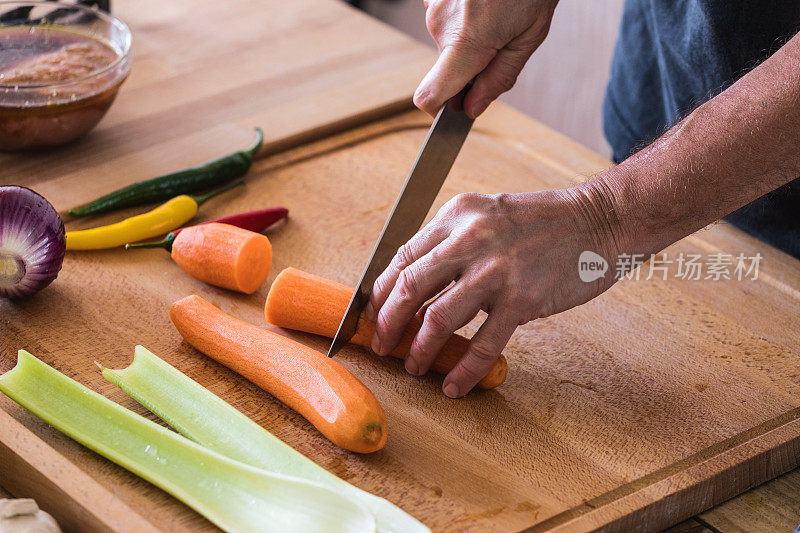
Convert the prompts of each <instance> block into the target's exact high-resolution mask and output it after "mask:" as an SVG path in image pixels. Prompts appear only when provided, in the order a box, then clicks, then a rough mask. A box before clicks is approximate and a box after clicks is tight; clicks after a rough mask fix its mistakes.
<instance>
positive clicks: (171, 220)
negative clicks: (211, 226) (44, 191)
mask: <svg viewBox="0 0 800 533" xmlns="http://www.w3.org/2000/svg"><path fill="white" fill-rule="evenodd" d="M242 183H243V182H238V183H234V184H233V185H229V186H227V187H223V188H222V189H219V190H217V191H214V192H211V193H209V194H207V195H205V196H199V197H195V196H189V195H186V194H182V195H180V196H176V197H175V198H173V199H172V200H169V201H167V202H165V203H163V204H161V205H160V206H158V207H156V208H155V209H153V210H152V211H148V212H147V213H142V214H141V215H136V216H134V217H130V218H126V219H125V220H122V221H120V222H117V223H115V224H109V225H107V226H100V227H97V228H92V229H85V230H79V231H68V232H67V250H102V249H105V248H115V247H117V246H123V245H125V244H127V243H129V242H136V241H141V240H144V239H151V238H153V237H157V236H159V235H163V234H165V233H167V232H170V231H172V230H174V229H175V228H178V227H180V226H182V225H183V224H185V223H186V222H188V221H189V220H191V219H192V218H194V216H195V215H196V214H197V209H198V208H199V207H200V205H202V204H203V202H205V201H206V200H208V199H209V198H212V197H214V196H216V195H217V194H219V193H221V192H225V191H227V190H228V189H231V188H232V187H236V186H237V185H241V184H242Z"/></svg>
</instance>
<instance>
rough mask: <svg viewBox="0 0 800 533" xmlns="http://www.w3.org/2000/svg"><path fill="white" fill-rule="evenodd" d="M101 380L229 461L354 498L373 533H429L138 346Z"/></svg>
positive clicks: (397, 508) (403, 513)
mask: <svg viewBox="0 0 800 533" xmlns="http://www.w3.org/2000/svg"><path fill="white" fill-rule="evenodd" d="M103 376H105V378H106V379H108V380H109V381H111V382H112V383H114V384H115V385H117V386H118V387H119V388H121V389H122V390H123V391H125V392H126V393H128V394H129V395H130V396H132V397H133V398H135V399H136V400H137V401H138V402H139V403H141V404H142V405H144V406H145V407H146V408H147V409H149V410H150V411H152V412H153V413H155V414H156V415H158V416H159V417H160V418H161V419H163V420H164V421H166V422H167V423H168V424H169V425H170V426H172V427H173V428H175V429H176V430H178V431H179V432H181V433H182V434H183V435H184V436H186V437H188V438H190V439H192V440H193V441H195V442H197V443H198V444H201V445H203V446H205V447H207V448H209V449H211V450H214V451H215V452H218V453H220V454H222V455H225V456H228V457H230V458H231V459H235V460H237V461H241V462H243V463H247V464H249V465H253V466H255V467H258V468H262V469H264V470H267V471H270V472H276V473H279V474H285V475H291V476H295V477H298V478H302V479H307V480H311V481H315V482H318V483H321V484H323V485H325V486H328V487H330V488H332V489H334V490H336V491H338V492H339V493H340V494H342V495H346V496H348V497H351V498H354V499H357V500H358V501H359V502H360V503H362V504H363V505H364V506H365V507H366V508H367V509H369V511H370V512H371V513H372V514H373V515H374V516H375V518H376V520H377V525H378V531H380V532H385V533H389V532H392V533H415V532H429V531H430V530H429V529H428V528H427V527H426V526H425V525H424V524H422V523H421V522H419V521H418V520H416V519H415V518H413V517H412V516H411V515H409V514H407V513H406V512H405V511H403V510H402V509H400V508H399V507H396V506H395V505H393V504H391V503H390V502H388V501H387V500H384V499H383V498H379V497H378V496H375V495H373V494H370V493H369V492H366V491H363V490H361V489H359V488H357V487H354V486H353V485H351V484H349V483H347V482H346V481H344V480H342V479H340V478H338V477H336V476H335V475H333V474H331V473H330V472H328V471H327V470H325V469H324V468H322V467H321V466H319V465H317V464H316V463H314V462H313V461H311V460H310V459H308V458H307V457H305V456H304V455H303V454H301V453H299V452H297V451H295V450H294V449H293V448H292V447H291V446H289V445H287V444H285V443H284V442H283V441H281V440H280V439H278V438H277V437H275V436H274V435H272V434H271V433H269V432H268V431H266V430H265V429H264V428H262V427H261V426H259V425H258V424H256V423H255V422H253V421H252V420H250V419H249V418H247V417H246V416H245V415H243V414H242V413H240V412H239V411H237V410H236V409H234V408H233V407H232V406H231V405H230V404H228V403H226V402H225V401H224V400H222V399H221V398H219V397H218V396H215V395H214V394H213V393H212V392H211V391H209V390H208V389H206V388H205V387H203V386H202V385H200V384H198V383H197V382H195V381H193V380H192V379H191V378H189V377H188V376H186V375H185V374H183V373H182V372H180V371H179V370H177V369H176V368H174V367H172V366H170V365H169V364H167V363H166V362H164V361H162V360H161V359H160V358H158V357H157V356H155V355H154V354H152V353H151V352H150V351H148V350H147V349H145V348H143V347H142V346H137V347H136V350H135V354H134V359H133V363H131V365H130V366H129V367H128V368H125V369H122V370H111V369H108V368H106V369H103Z"/></svg>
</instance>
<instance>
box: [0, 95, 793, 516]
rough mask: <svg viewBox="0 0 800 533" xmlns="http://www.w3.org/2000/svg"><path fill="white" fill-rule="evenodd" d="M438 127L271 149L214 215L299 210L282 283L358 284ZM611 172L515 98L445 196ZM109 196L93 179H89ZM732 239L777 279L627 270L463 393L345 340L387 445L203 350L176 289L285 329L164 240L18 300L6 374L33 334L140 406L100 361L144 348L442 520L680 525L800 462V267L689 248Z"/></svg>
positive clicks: (389, 129) (286, 233)
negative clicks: (342, 431)
mask: <svg viewBox="0 0 800 533" xmlns="http://www.w3.org/2000/svg"><path fill="white" fill-rule="evenodd" d="M427 124H428V119H427V118H426V117H424V116H423V115H422V114H420V113H408V114H403V115H399V116H396V117H393V118H388V119H385V120H383V121H379V122H376V123H373V124H370V125H366V126H364V127H361V128H356V129H354V130H351V131H348V132H345V133H342V134H340V135H337V136H332V137H329V138H327V139H324V140H320V141H318V142H316V143H312V144H309V145H307V146H303V147H299V148H297V149H294V150H290V151H287V152H284V153H281V154H278V155H275V156H273V157H270V158H264V159H261V160H259V161H258V162H256V164H255V165H254V168H253V170H252V171H251V175H250V177H249V178H248V184H247V186H246V187H245V188H244V189H242V190H239V191H237V192H235V193H231V194H230V195H229V196H228V197H227V198H226V200H225V201H224V202H209V203H208V204H207V206H204V211H203V213H202V217H203V218H214V217H217V216H220V215H223V214H228V213H232V212H237V211H246V210H250V209H255V208H259V207H266V206H269V205H284V206H287V207H288V208H289V209H290V218H289V219H288V221H287V222H286V223H285V224H283V225H281V226H279V227H276V228H275V229H274V230H272V231H270V232H269V233H268V235H269V237H270V239H271V241H272V243H273V249H274V254H275V255H274V265H273V271H272V273H271V275H270V280H269V281H271V279H274V276H275V275H276V274H277V272H279V271H280V269H282V268H284V267H286V266H295V267H298V268H301V269H304V270H307V271H311V272H315V273H317V274H320V275H322V276H326V277H330V278H332V279H336V280H338V281H341V282H343V283H350V284H354V283H355V281H356V279H357V277H358V275H359V273H360V270H361V267H362V264H363V262H364V261H365V260H366V258H367V256H368V254H369V251H370V249H371V246H372V243H373V242H374V239H375V237H376V236H377V234H378V232H379V231H380V228H381V225H382V223H383V221H384V218H385V216H386V214H387V213H388V211H389V209H390V206H391V203H392V200H393V199H394V196H395V194H396V192H397V190H398V189H399V187H400V186H401V183H402V179H403V177H404V176H405V174H406V172H407V171H408V168H409V165H410V163H411V161H413V158H414V155H415V153H416V151H417V149H418V147H419V145H420V143H421V142H422V139H423V138H424V135H425V132H426V131H425V130H426V126H427ZM607 164H608V163H607V162H606V161H605V160H604V159H603V158H600V157H599V156H596V155H594V154H593V153H592V152H590V151H588V150H586V149H583V148H581V147H579V146H577V145H575V144H574V143H571V142H570V141H568V140H567V139H566V138H564V137H561V136H559V135H557V134H555V133H554V132H552V131H551V130H549V129H547V128H545V127H544V126H541V125H539V124H536V123H534V122H532V121H530V120H528V119H526V118H524V117H522V116H521V115H519V114H518V113H516V112H513V111H511V110H510V109H508V108H504V107H497V108H494V109H493V111H491V112H490V113H489V114H488V115H487V116H486V117H484V118H482V119H481V120H480V121H479V122H478V123H477V124H476V128H475V130H474V132H473V134H471V137H470V138H469V139H468V140H467V143H466V145H465V148H464V151H463V152H462V154H461V156H460V157H459V159H458V161H457V162H456V165H455V167H454V170H453V172H452V174H451V178H450V179H449V180H448V182H447V183H446V184H445V187H444V189H443V191H442V193H441V194H440V196H439V198H438V199H437V202H436V205H435V207H438V206H439V205H441V204H442V203H443V202H444V201H445V200H446V199H448V198H450V197H451V196H453V195H454V194H456V193H458V192H461V191H467V190H471V191H478V192H484V193H491V192H499V191H506V192H514V191H523V190H536V189H544V188H552V187H561V186H564V185H567V184H569V183H574V182H576V181H578V180H580V179H585V178H586V177H587V176H590V175H592V174H593V173H595V172H597V171H598V170H600V169H602V168H603V167H604V166H605V165H607ZM22 178H24V177H22ZM94 193H95V191H94V190H92V188H91V185H87V187H86V190H84V191H82V194H84V195H85V196H86V197H87V198H88V197H91V196H93V195H94ZM62 207H65V206H62ZM116 216H119V215H116ZM114 217H115V215H108V216H104V217H98V218H97V219H96V220H94V221H92V223H98V222H103V221H106V220H110V219H112V218H114ZM717 249H722V250H726V251H730V252H731V253H738V252H743V253H755V252H756V251H759V252H760V253H761V254H762V255H763V256H764V260H763V262H762V268H761V277H760V279H759V281H741V282H738V281H735V282H725V281H721V282H711V281H698V282H689V281H681V280H672V279H670V280H668V281H661V280H656V279H654V280H650V281H645V280H639V281H636V280H627V281H623V282H621V283H619V284H618V285H617V286H615V287H614V288H612V289H611V290H610V291H608V292H607V293H606V294H604V295H603V296H602V297H600V298H599V299H597V300H595V301H593V302H590V303H589V304H587V305H584V306H582V307H580V308H578V309H574V310H571V311H569V312H566V313H562V314H560V315H557V316H554V317H550V318H547V319H544V320H539V321H536V322H534V323H531V324H528V325H526V326H524V327H521V328H520V329H519V330H518V332H517V333H516V334H515V335H514V337H513V338H512V341H511V343H510V344H509V347H508V349H507V351H506V354H507V356H508V358H509V366H510V371H509V378H508V380H507V382H506V383H505V384H504V385H503V386H502V387H500V388H498V389H496V390H493V391H478V392H476V393H474V394H471V395H470V396H469V397H468V398H466V399H464V400H458V401H451V400H448V399H446V398H445V397H444V396H443V395H442V394H441V392H440V387H441V378H439V377H436V376H427V377H423V378H414V377H410V376H408V375H407V374H405V372H404V371H403V369H402V367H401V366H400V364H399V363H397V362H396V361H389V360H385V359H379V358H376V357H374V356H372V355H370V354H369V353H368V352H367V351H366V350H364V349H360V348H355V347H348V348H346V349H345V350H343V351H342V353H341V355H340V356H337V357H338V360H339V361H340V362H341V363H342V364H344V365H345V366H347V367H348V368H349V369H350V370H352V371H353V372H354V373H355V374H356V375H357V376H359V378H361V379H362V380H363V381H364V382H365V384H367V386H369V387H370V388H371V389H372V390H373V392H374V393H375V394H376V396H377V397H378V399H379V400H380V401H381V402H382V404H383V405H384V407H385V409H386V412H387V417H388V421H389V426H390V430H389V431H390V438H389V443H388V444H387V447H386V448H385V449H384V450H383V451H381V452H379V453H376V454H372V455H369V456H360V455H355V454H350V453H347V452H343V451H342V450H339V449H336V448H335V447H334V446H332V445H331V444H330V443H329V442H327V441H326V440H325V439H324V438H323V437H322V436H321V435H319V433H317V432H316V431H315V430H314V428H313V427H312V426H310V424H308V423H307V422H305V421H304V420H303V419H302V418H301V417H299V416H298V415H297V414H295V413H293V412H291V411H290V410H288V409H287V408H285V407H283V406H282V405H280V404H279V403H277V402H276V401H275V400H274V399H272V398H271V397H270V396H269V395H268V394H266V393H264V392H263V391H260V390H258V389H257V388H256V387H254V386H252V385H251V384H249V383H247V382H246V381H244V380H243V379H241V378H239V377H238V376H236V375H234V374H233V373H232V372H230V371H229V370H227V369H225V368H223V367H221V366H220V365H218V364H216V363H214V362H213V361H211V360H209V359H208V358H206V357H204V356H202V355H201V354H199V353H197V352H196V351H194V350H193V349H192V348H191V347H189V346H187V345H186V344H185V343H182V342H181V339H180V337H179V336H178V334H177V333H176V332H175V331H174V329H173V328H172V326H171V324H170V323H169V320H168V318H167V313H166V310H167V307H168V306H169V304H170V303H171V302H172V301H174V300H176V299H178V298H180V297H183V296H185V295H187V294H191V293H196V294H199V295H201V296H203V297H204V298H206V299H208V300H209V301H211V302H212V303H214V304H215V305H218V306H220V307H221V308H222V309H223V310H225V311H226V312H228V313H231V314H233V315H234V316H237V317H239V318H242V319H244V320H247V321H250V322H253V323H255V324H264V318H263V302H264V298H265V295H266V290H267V285H265V286H264V287H263V288H262V289H261V290H259V291H258V292H257V293H256V294H254V295H252V296H244V295H238V294H233V293H230V292H227V291H224V290H220V289H215V288H213V287H210V286H207V285H204V284H202V283H200V282H198V281H196V280H193V279H191V278H188V277H187V276H185V275H183V274H182V272H181V271H180V270H179V269H178V267H177V266H176V265H174V264H173V263H172V262H171V261H170V260H169V257H168V255H167V254H165V253H164V252H163V251H160V250H145V251H140V252H138V253H133V252H128V253H125V252H123V251H120V250H112V251H107V252H97V253H75V254H70V255H69V256H68V258H67V261H66V263H65V266H64V270H63V272H62V274H61V276H60V277H59V279H58V281H57V283H55V284H54V285H53V286H51V287H50V288H48V289H47V290H46V291H44V292H42V293H41V294H39V295H37V296H36V297H34V298H32V299H30V300H26V301H23V302H15V303H11V302H3V303H2V316H3V321H2V327H3V337H2V339H3V340H2V343H3V344H2V353H3V360H2V361H0V370H6V369H7V368H10V366H11V365H12V364H13V357H10V356H9V355H8V354H10V353H12V352H11V350H12V349H16V348H17V347H24V348H27V349H28V350H30V351H31V352H32V353H34V354H36V355H37V356H39V357H41V358H42V359H43V360H44V361H46V362H47V363H49V364H53V365H54V366H55V367H56V368H58V369H59V370H61V371H63V372H65V373H66V374H68V375H70V376H72V377H74V378H76V379H78V380H79V381H81V382H82V383H85V384H87V385H88V386H90V387H91V388H93V389H94V390H97V391H98V392H101V393H102V394H105V395H107V396H109V397H110V398H112V399H113V400H115V401H119V402H120V403H122V404H123V405H126V406H129V407H132V408H134V409H136V410H138V411H139V412H141V409H140V408H138V407H137V406H136V405H135V404H134V402H132V401H131V400H130V399H128V398H126V397H125V396H124V395H123V394H121V393H120V392H119V391H117V390H115V389H114V387H113V386H111V385H110V384H108V383H105V382H104V381H103V380H102V379H101V377H100V375H99V373H98V372H97V370H96V368H95V367H94V365H93V364H92V363H91V361H92V360H94V359H97V360H98V361H99V362H100V363H101V364H103V366H108V367H112V368H113V367H121V366H124V365H126V364H127V363H128V362H129V361H130V358H131V354H132V348H133V345H134V344H136V343H142V344H144V345H145V346H147V347H148V348H150V349H152V350H153V351H154V352H155V353H156V354H158V355H160V356H162V357H164V358H165V359H166V360H167V361H168V362H170V363H171V364H173V365H175V366H177V367H178V368H179V369H181V370H182V371H183V372H185V373H187V374H188V375H189V376H191V377H192V378H194V379H196V380H198V381H199V382H200V383H201V384H203V385H204V386H207V387H208V388H209V389H210V390H212V391H213V392H215V393H216V394H219V395H220V396H222V397H223V398H224V399H225V400H227V401H229V402H231V403H232V404H233V405H234V406H236V407H237V408H238V409H240V410H242V411H243V412H244V413H245V414H246V415H248V416H250V417H251V418H253V419H254V420H256V421H257V422H258V423H259V424H261V425H262V426H263V427H265V428H267V429H268V430H270V431H272V432H273V433H275V434H276V435H277V436H278V437H280V438H281V439H283V440H284V441H286V442H287V443H289V444H290V445H292V446H293V447H295V448H296V449H298V450H299V451H301V452H302V453H304V454H306V455H307V456H309V457H311V458H312V459H313V460H315V461H317V462H318V463H319V464H321V465H323V466H324V467H326V468H328V469H329V470H331V471H332V472H334V473H336V474H337V475H340V476H341V477H343V478H344V479H347V480H348V481H350V482H352V483H354V484H356V485H357V486H359V487H362V488H364V489H366V490H369V491H372V492H374V493H376V494H378V495H380V496H383V497H386V498H388V499H390V500H391V501H393V502H395V503H397V504H398V505H400V506H401V507H403V508H404V509H406V510H408V511H409V512H410V513H412V514H413V515H414V516H416V517H418V518H419V519H421V520H423V521H424V522H426V523H427V524H429V525H430V526H431V527H433V528H434V529H435V530H436V531H472V530H474V531H514V530H519V529H521V528H524V527H528V526H532V527H533V529H532V531H544V530H570V531H571V530H589V529H593V528H595V527H602V526H606V527H607V528H609V529H616V530H626V529H631V528H646V529H659V528H663V527H667V526H670V525H672V524H675V523H678V522H680V521H681V520H684V519H686V518H688V517H690V516H692V515H694V514H696V513H697V512H700V511H702V510H704V509H707V508H709V507H711V506H713V505H715V504H717V503H719V502H721V501H724V500H727V499H729V498H731V497H733V496H735V495H736V494H738V493H739V492H742V491H743V490H746V489H748V488H750V487H753V486H755V485H757V484H759V483H762V482H763V481H765V480H767V479H769V478H771V477H775V476H778V475H780V474H782V473H783V472H786V471H787V470H789V469H791V468H793V467H795V466H797V462H798V458H800V440H799V439H798V436H799V435H800V421H798V417H799V416H800V395H798V392H800V391H798V380H797V377H798V368H799V365H798V362H799V361H798V350H799V349H800V340H799V339H798V338H797V336H796V331H798V328H800V313H799V312H798V311H800V298H798V297H797V295H798V294H800V293H798V288H800V275H798V273H799V272H800V267H798V263H797V261H796V260H794V259H792V258H789V257H787V256H785V255H783V254H781V253H780V252H777V251H775V250H772V249H769V248H767V247H765V246H764V245H762V244H761V243H759V242H757V241H755V240H754V239H752V238H750V237H748V236H746V235H744V234H742V233H740V232H738V231H736V230H734V229H732V228H730V227H727V226H725V225H718V226H715V227H714V228H712V229H709V230H705V231H702V232H700V233H698V234H696V235H694V236H691V237H689V238H687V239H685V240H684V241H682V242H680V243H678V244H676V245H674V246H673V247H671V248H670V249H669V250H668V252H670V253H677V252H678V251H684V252H687V253H688V252H695V251H698V252H702V253H710V252H711V251H713V250H717ZM476 325H477V324H475V323H473V324H470V325H468V326H467V327H466V328H465V331H464V333H466V334H471V332H473V331H474V330H475V327H476ZM284 333H285V334H287V335H290V336H292V337H294V338H296V339H298V340H300V341H302V342H304V343H307V344H309V345H311V346H313V347H315V348H318V349H321V350H322V349H324V348H325V347H326V346H327V345H326V342H327V341H326V340H325V339H321V338H317V337H313V336H310V335H304V334H297V333H291V332H284ZM8 403H9V402H5V403H3V404H1V405H2V407H3V408H4V409H7V410H8V412H9V413H10V414H11V415H12V416H14V417H15V418H16V419H18V420H19V421H20V422H22V423H23V424H24V425H25V426H26V427H28V428H30V429H31V431H33V432H34V433H35V434H37V435H38V436H40V437H41V438H42V439H43V440H45V442H47V443H48V444H50V445H51V446H53V447H54V448H55V449H57V450H58V451H59V452H60V453H62V454H63V455H64V456H65V457H67V458H68V459H69V460H70V461H73V462H75V463H76V464H78V465H80V466H81V468H82V469H83V470H84V471H86V472H87V473H89V474H90V475H91V476H92V477H93V478H94V479H96V480H97V481H98V483H100V484H101V485H104V486H106V487H109V490H111V489H110V488H111V487H113V491H114V492H115V494H117V495H118V496H119V497H120V498H121V499H123V500H124V501H126V502H127V503H128V505H129V506H130V507H131V508H133V509H134V510H135V511H137V512H140V513H146V516H147V517H148V519H150V520H151V521H152V522H153V523H156V524H169V529H171V530H181V529H184V528H185V529H202V528H203V527H204V526H207V524H205V523H204V521H203V520H202V519H200V518H199V517H198V516H197V515H196V514H194V513H192V512H191V511H189V510H188V509H186V508H185V507H184V506H182V505H180V504H179V503H177V502H175V500H173V499H172V498H170V497H168V496H166V495H165V494H164V493H162V492H161V491H159V490H157V489H155V488H153V487H152V486H150V485H148V484H147V483H145V482H143V481H141V480H138V479H136V478H135V477H134V476H132V475H129V474H127V473H126V472H124V471H122V470H121V469H119V468H117V467H115V466H113V465H111V464H108V463H107V462H106V461H104V460H102V459H100V458H98V457H97V456H95V455H94V454H92V453H91V452H87V451H86V450H84V449H82V448H81V447H80V446H78V445H76V444H75V443H73V442H71V441H69V440H68V439H66V438H64V437H62V436H61V435H58V434H57V433H55V432H53V431H52V430H50V429H49V428H47V427H46V426H44V424H41V423H40V422H39V421H37V420H35V419H34V418H33V417H32V416H30V415H28V414H26V413H24V412H22V410H21V409H19V408H16V407H15V406H12V405H8ZM165 528H166V526H165Z"/></svg>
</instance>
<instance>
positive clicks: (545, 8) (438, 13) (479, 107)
mask: <svg viewBox="0 0 800 533" xmlns="http://www.w3.org/2000/svg"><path fill="white" fill-rule="evenodd" d="M557 3H558V2H557V0H427V1H426V2H425V5H426V6H427V12H426V16H425V21H426V24H427V26H428V31H429V32H430V34H431V36H432V37H433V39H434V41H436V44H437V45H438V46H439V54H440V55H439V59H438V60H437V61H436V64H435V65H434V66H433V68H431V70H430V71H429V72H428V74H427V75H426V76H425V78H424V79H423V80H422V82H421V83H420V85H419V87H418V88H417V90H416V93H415V94H414V103H415V104H416V106H417V107H419V108H420V109H422V110H423V111H425V112H426V113H428V114H430V115H435V114H436V112H437V111H438V110H439V108H441V107H442V105H443V104H444V102H445V101H447V100H448V99H449V98H451V97H453V96H455V95H456V94H458V92H459V91H461V89H463V88H464V87H465V86H466V85H467V83H469V81H470V80H472V79H473V78H474V79H475V83H474V85H473V86H472V88H471V89H470V91H469V92H468V93H467V96H466V99H465V101H464V109H465V111H466V113H467V114H468V115H469V116H471V117H473V118H474V117H477V116H478V115H480V114H481V113H483V111H484V110H485V109H486V108H487V107H488V106H489V104H490V103H491V102H492V101H494V100H495V99H496V98H497V97H498V96H500V95H501V94H502V93H504V92H506V91H508V90H509V89H511V87H513V86H514V83H515V82H516V81H517V76H518V75H519V73H520V71H521V70H522V67H524V66H525V63H526V62H527V61H528V59H529V58H530V57H531V54H533V52H535V51H536V49H537V48H538V47H539V45H540V44H542V41H543V40H544V38H545V37H546V36H547V32H548V31H549V29H550V21H551V19H552V17H553V10H554V9H555V7H556V4H557Z"/></svg>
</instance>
